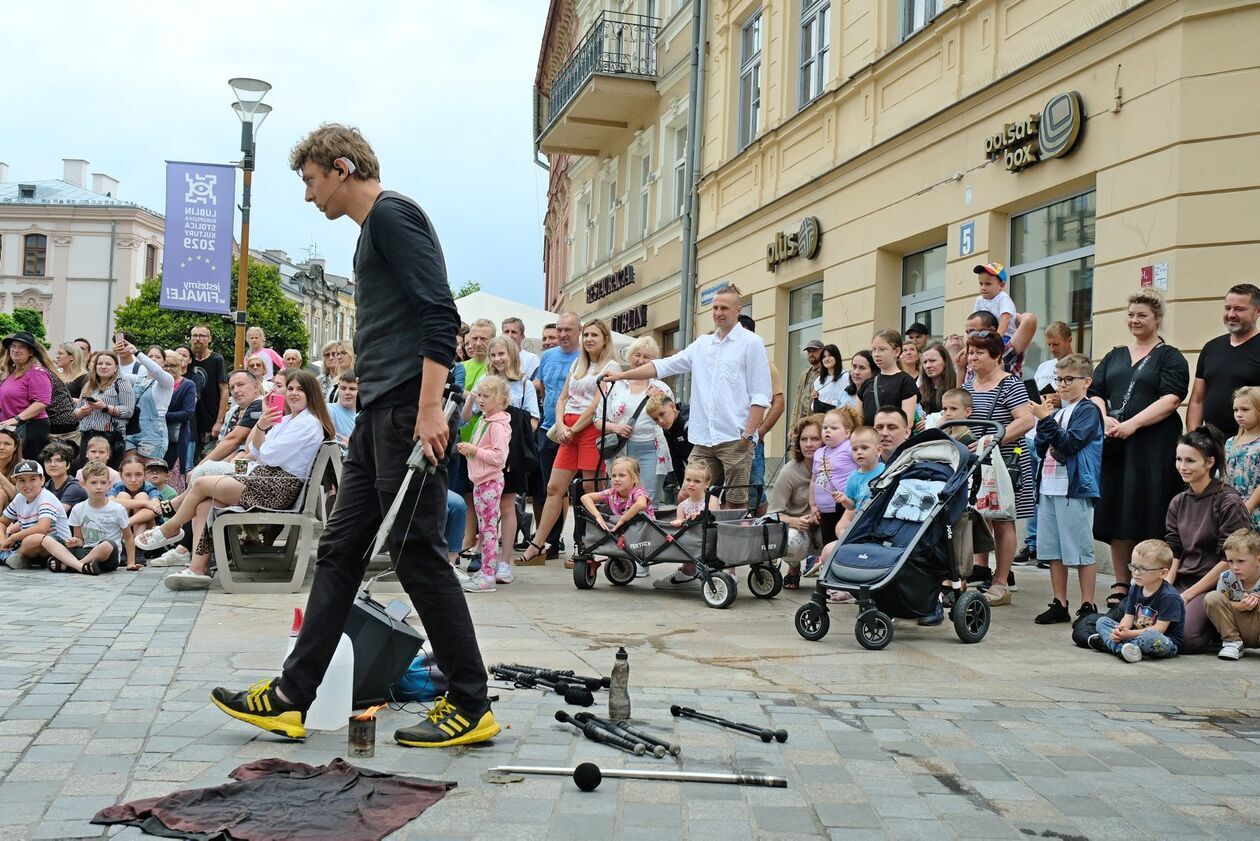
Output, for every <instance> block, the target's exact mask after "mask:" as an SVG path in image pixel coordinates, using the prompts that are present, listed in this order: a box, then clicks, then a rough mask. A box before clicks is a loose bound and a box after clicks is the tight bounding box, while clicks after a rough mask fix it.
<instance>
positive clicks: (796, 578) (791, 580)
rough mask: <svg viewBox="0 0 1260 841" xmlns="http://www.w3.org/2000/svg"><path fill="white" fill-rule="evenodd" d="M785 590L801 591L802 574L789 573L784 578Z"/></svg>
mask: <svg viewBox="0 0 1260 841" xmlns="http://www.w3.org/2000/svg"><path fill="white" fill-rule="evenodd" d="M783 589H784V590H799V589H801V574H800V573H799V572H789V573H788V574H787V575H785V576H783Z"/></svg>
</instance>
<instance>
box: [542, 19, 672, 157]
mask: <svg viewBox="0 0 1260 841" xmlns="http://www.w3.org/2000/svg"><path fill="white" fill-rule="evenodd" d="M659 24H660V21H659V20H657V19H656V18H652V17H647V16H646V15H632V14H625V13H621V12H610V11H605V12H601V13H600V14H599V16H598V17H597V18H595V22H594V23H592V24H591V27H590V29H588V30H587V31H586V34H585V35H583V36H582V40H581V42H580V43H579V44H578V46H577V49H576V50H574V51H573V54H572V55H571V56H570V57H569V60H568V61H567V62H566V63H565V65H564V67H562V68H561V69H560V72H559V73H557V74H556V76H555V78H554V79H552V81H551V86H550V88H549V89H548V90H546V91H542V90H535V91H534V143H535V146H536V147H537V148H538V150H539V151H542V152H546V153H548V154H570V155H587V156H594V155H599V154H600V152H601V151H603V150H606V149H608V148H610V147H611V146H614V145H617V144H618V143H619V142H620V141H621V140H622V139H623V138H622V135H630V134H632V129H633V123H634V121H635V119H636V118H637V117H638V116H639V115H640V113H641V112H643V110H644V108H645V106H647V105H649V104H651V103H652V102H654V101H655V100H656V98H657V92H656V78H657V65H656V35H657V32H658V31H659V28H660V26H659Z"/></svg>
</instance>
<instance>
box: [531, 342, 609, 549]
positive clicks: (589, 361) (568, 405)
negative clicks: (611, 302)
mask: <svg viewBox="0 0 1260 841" xmlns="http://www.w3.org/2000/svg"><path fill="white" fill-rule="evenodd" d="M614 370H621V366H620V365H619V364H618V363H617V358H616V356H614V354H613V343H612V331H610V330H609V329H608V325H607V324H605V323H604V322H603V321H602V320H601V319H598V318H596V319H594V320H592V321H588V322H587V323H586V324H585V325H583V326H582V352H581V354H580V355H579V356H578V358H577V359H575V360H574V361H573V367H572V368H571V369H570V370H569V376H568V377H567V378H565V381H564V386H563V387H562V388H561V389H560V394H559V395H558V397H557V400H556V424H555V426H553V427H551V429H550V430H548V432H547V434H548V436H549V437H551V438H552V439H553V440H554V441H555V442H556V443H558V444H559V445H560V449H559V451H558V452H557V453H556V460H555V463H554V464H553V465H552V467H551V479H550V481H548V482H547V503H546V504H545V505H544V506H543V511H542V516H541V517H539V518H538V527H537V528H536V529H535V530H534V535H535V537H537V536H540V535H541V536H544V538H545V536H546V535H548V534H550V533H551V527H552V526H553V525H554V524H555V522H556V520H558V519H560V517H562V516H563V515H564V503H565V495H566V494H567V493H568V491H569V482H570V481H572V479H573V477H574V476H575V475H577V474H579V473H580V474H581V475H582V478H583V479H592V478H594V477H595V471H596V470H597V469H598V468H599V461H600V458H599V447H598V442H597V439H598V436H599V432H598V430H596V429H595V426H594V424H593V419H594V416H595V407H596V405H597V404H598V402H599V396H600V394H599V385H598V383H599V379H600V377H601V376H602V375H603V374H605V373H606V372H608V371H614ZM547 399H548V400H550V399H551V395H550V394H548V395H547ZM546 551H547V547H546V546H540V545H539V544H537V543H535V542H534V541H532V540H531V541H530V542H529V546H528V548H526V550H525V552H524V553H523V554H522V555H521V556H520V557H519V558H517V559H516V562H517V563H525V564H528V563H531V562H533V561H534V559H535V558H537V557H538V556H539V555H543V554H545V553H546ZM572 564H573V561H571V560H570V561H566V562H565V566H566V567H569V566H572Z"/></svg>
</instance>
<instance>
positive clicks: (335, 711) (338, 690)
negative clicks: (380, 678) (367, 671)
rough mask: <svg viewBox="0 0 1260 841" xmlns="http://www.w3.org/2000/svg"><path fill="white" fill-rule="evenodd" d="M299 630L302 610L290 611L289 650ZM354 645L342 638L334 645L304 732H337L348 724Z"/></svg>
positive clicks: (352, 695) (300, 628) (348, 639)
mask: <svg viewBox="0 0 1260 841" xmlns="http://www.w3.org/2000/svg"><path fill="white" fill-rule="evenodd" d="M301 630H302V610H301V608H296V607H295V608H294V609H293V627H292V628H291V629H290V630H289V650H288V653H289V654H292V653H293V647H294V646H295V645H297V638H298V633H299V632H300V631H301ZM353 704H354V644H353V643H351V642H350V637H348V636H346V635H345V634H342V635H341V639H340V640H338V641H337V650H336V651H335V652H334V653H333V658H332V662H330V663H329V664H328V671H326V672H324V679H323V681H322V682H321V683H320V684H319V689H317V690H316V691H315V703H313V704H311V708H310V709H309V710H307V711H306V728H307V729H308V730H340V729H341V728H343V727H345V726H346V725H347V723H348V722H349V720H350V713H352V712H353V711H354V706H353Z"/></svg>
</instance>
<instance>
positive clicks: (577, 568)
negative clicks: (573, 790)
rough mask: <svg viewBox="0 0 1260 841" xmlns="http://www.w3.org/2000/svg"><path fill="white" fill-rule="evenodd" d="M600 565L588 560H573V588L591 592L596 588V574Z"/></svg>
mask: <svg viewBox="0 0 1260 841" xmlns="http://www.w3.org/2000/svg"><path fill="white" fill-rule="evenodd" d="M598 569H599V564H596V563H595V562H593V561H591V560H589V559H587V558H574V559H573V586H574V587H577V588H578V589H579V590H589V589H591V588H592V587H594V586H595V572H596V570H598Z"/></svg>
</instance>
